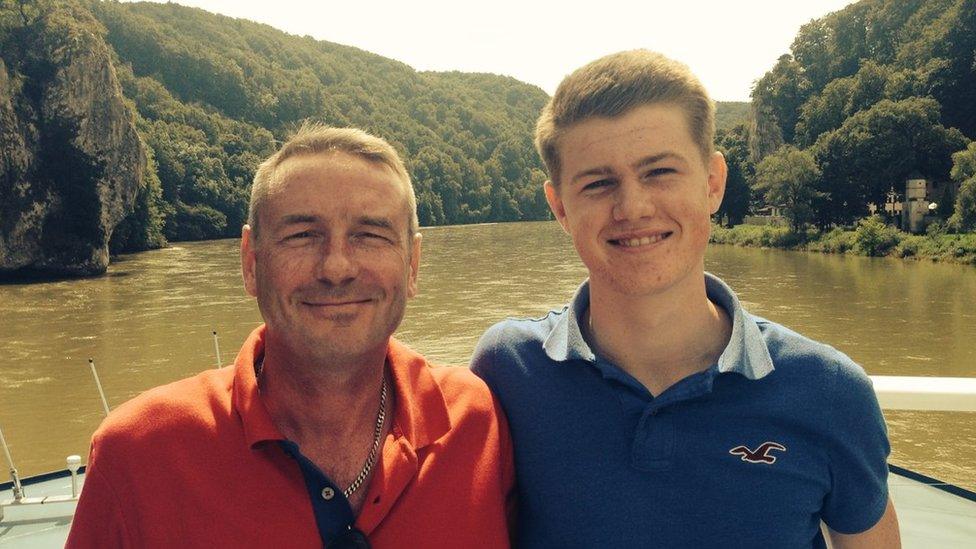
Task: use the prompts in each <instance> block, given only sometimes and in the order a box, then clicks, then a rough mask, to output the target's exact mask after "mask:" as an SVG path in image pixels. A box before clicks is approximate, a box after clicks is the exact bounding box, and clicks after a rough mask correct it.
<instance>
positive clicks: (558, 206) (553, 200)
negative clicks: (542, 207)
mask: <svg viewBox="0 0 976 549" xmlns="http://www.w3.org/2000/svg"><path fill="white" fill-rule="evenodd" d="M543 189H545V191H546V202H548V203H549V209H550V210H552V215H554V216H556V221H559V224H560V225H562V227H563V230H564V231H566V232H567V233H569V227H568V226H567V225H566V208H565V206H563V200H562V198H560V197H559V189H558V188H556V186H555V185H554V184H553V183H552V181H546V183H545V185H543Z"/></svg>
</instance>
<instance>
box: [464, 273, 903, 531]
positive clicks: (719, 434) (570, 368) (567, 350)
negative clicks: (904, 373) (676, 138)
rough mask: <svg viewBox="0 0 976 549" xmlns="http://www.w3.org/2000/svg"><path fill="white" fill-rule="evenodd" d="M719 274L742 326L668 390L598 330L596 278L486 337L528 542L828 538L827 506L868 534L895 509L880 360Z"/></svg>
mask: <svg viewBox="0 0 976 549" xmlns="http://www.w3.org/2000/svg"><path fill="white" fill-rule="evenodd" d="M705 276H706V287H707V292H708V298H709V299H710V300H711V301H712V302H713V303H715V304H717V305H719V306H721V307H722V308H724V309H725V310H726V312H728V314H729V316H730V318H731V319H732V336H731V339H730V341H729V344H728V346H727V347H726V348H725V350H724V351H723V353H722V355H721V356H720V357H719V360H718V362H717V363H716V364H713V365H712V366H711V367H710V368H708V369H707V370H705V371H702V372H699V373H696V374H693V375H690V376H688V377H686V378H684V379H682V380H681V381H679V382H677V383H675V384H674V385H672V386H671V387H669V388H668V389H667V390H665V391H664V392H662V393H661V394H660V395H658V396H657V397H654V396H652V395H651V394H650V392H648V390H647V389H646V388H645V387H644V386H643V385H642V384H641V383H640V382H638V381H637V380H636V379H634V378H633V377H632V376H630V375H629V374H628V373H627V372H625V371H624V370H622V369H621V368H619V367H617V366H616V365H614V364H612V363H610V362H608V361H607V360H605V359H604V358H602V357H600V356H598V355H596V354H595V353H594V352H593V350H592V349H591V348H590V346H589V345H588V344H587V343H586V341H585V340H584V338H583V335H582V332H581V331H580V322H579V319H580V318H582V317H583V314H584V312H585V311H586V308H587V307H588V306H589V287H588V284H587V283H584V284H583V285H582V286H581V287H580V289H579V290H578V291H577V293H576V295H575V296H574V297H573V300H572V302H570V304H569V305H568V306H567V307H566V308H564V309H563V310H562V311H553V312H550V313H549V314H548V315H546V316H545V317H543V318H540V319H536V320H506V321H503V322H501V323H499V324H496V325H495V326H493V327H491V328H490V329H489V330H488V331H487V332H486V333H485V334H484V336H482V338H481V341H480V342H479V343H478V346H477V348H476V349H475V353H474V356H473V358H472V369H473V370H474V372H475V373H476V374H478V375H479V376H481V377H482V378H484V379H485V381H486V382H487V383H488V385H489V386H490V387H491V389H492V390H493V391H494V392H495V394H496V395H498V397H499V399H500V400H501V403H502V406H503V408H504V409H505V412H506V414H507V415H508V420H509V426H510V429H511V433H512V439H513V443H514V446H515V465H516V475H517V479H518V494H519V516H518V522H517V524H518V528H519V531H518V535H517V538H516V539H517V542H518V543H517V545H518V546H520V547H760V546H763V547H824V546H825V543H824V539H823V536H822V534H821V531H820V521H821V520H823V521H824V522H826V523H827V525H828V526H830V527H831V528H832V529H834V530H836V531H838V532H842V533H856V532H862V531H864V530H867V529H868V528H870V527H871V526H873V525H874V524H875V523H877V521H878V520H879V519H880V518H881V516H882V515H883V513H884V510H885V507H886V505H887V500H888V492H887V472H888V469H887V465H886V459H887V456H888V452H889V446H888V439H887V433H886V428H885V423H884V418H883V417H882V415H881V410H880V408H879V406H878V402H877V399H876V397H875V395H874V392H873V390H872V388H871V382H870V379H869V378H868V377H867V375H866V374H865V373H864V370H863V369H862V368H861V367H860V366H858V365H857V364H855V363H854V362H853V361H851V360H850V359H849V358H848V357H847V356H845V355H844V354H842V353H840V352H839V351H837V350H836V349H834V348H832V347H829V346H827V345H823V344H821V343H817V342H815V341H812V340H810V339H807V338H805V337H803V336H801V335H799V334H797V333H795V332H793V331H791V330H789V329H787V328H784V327H783V326H780V325H778V324H776V323H773V322H770V321H768V320H764V319H762V318H759V317H756V316H753V315H750V314H749V313H747V312H746V311H745V310H744V309H743V308H742V307H741V305H740V304H739V301H738V299H737V298H736V296H735V294H734V293H733V292H732V290H731V289H730V288H729V287H728V286H726V285H725V284H724V283H723V282H722V281H721V280H719V279H718V278H716V277H714V276H712V275H709V274H706V275H705ZM648 337H653V334H648ZM760 544H762V545H760Z"/></svg>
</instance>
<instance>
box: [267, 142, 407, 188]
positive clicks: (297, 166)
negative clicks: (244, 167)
mask: <svg viewBox="0 0 976 549" xmlns="http://www.w3.org/2000/svg"><path fill="white" fill-rule="evenodd" d="M323 164H327V165H328V167H329V168H330V169H332V170H334V171H336V172H339V173H341V172H346V173H355V172H357V171H365V170H379V171H380V172H384V173H385V174H386V175H388V176H389V178H390V181H391V183H393V184H391V185H390V195H391V198H395V197H400V196H404V197H405V196H406V195H407V193H409V192H410V185H409V183H408V182H407V179H406V177H405V175H404V174H400V173H398V172H397V170H395V169H394V168H393V167H392V166H390V165H389V164H387V163H386V162H383V161H382V160H378V159H375V158H370V157H368V156H365V155H360V154H354V153H349V152H345V151H325V152H308V153H299V154H295V155H292V156H289V157H288V158H286V159H284V160H282V161H281V162H280V163H278V165H277V166H276V167H275V169H274V172H273V175H272V177H271V178H270V184H269V185H268V194H274V193H277V192H281V191H283V190H284V189H285V188H286V187H287V183H288V182H289V181H290V180H291V179H293V178H294V177H296V176H300V175H301V174H304V173H307V170H314V169H316V168H321V167H322V166H323ZM350 185H352V183H350ZM349 191H350V192H355V188H352V187H351V188H350V189H349Z"/></svg>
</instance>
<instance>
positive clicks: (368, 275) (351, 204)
mask: <svg viewBox="0 0 976 549" xmlns="http://www.w3.org/2000/svg"><path fill="white" fill-rule="evenodd" d="M277 178H278V182H277V183H276V185H275V187H274V190H273V192H272V194H271V195H270V196H269V197H268V199H267V200H266V201H265V203H264V204H263V205H262V208H261V210H260V212H259V216H260V217H259V223H260V226H261V233H260V237H258V238H257V239H256V240H255V239H254V236H253V234H251V233H250V232H249V231H248V230H245V234H244V242H243V243H242V264H243V270H244V280H245V286H246V287H247V290H248V292H249V293H250V294H251V295H254V296H256V297H257V299H258V306H259V307H260V309H261V314H262V316H263V317H264V320H265V322H266V323H267V325H268V336H269V338H274V339H275V340H276V341H280V342H283V343H284V344H285V347H287V352H289V353H292V354H295V355H297V356H302V357H304V358H305V359H317V360H326V361H329V360H331V361H334V360H337V359H339V360H344V359H345V360H348V359H352V360H355V359H356V358H358V357H364V356H370V355H372V356H375V355H377V354H380V353H385V350H386V346H387V341H388V339H389V337H390V335H391V334H392V333H393V332H394V330H396V328H397V326H398V325H399V324H400V321H401V319H402V318H403V312H404V308H405V306H406V300H407V299H408V298H410V297H413V296H414V295H415V294H416V291H417V284H416V283H417V267H418V264H419V258H420V237H419V235H410V234H409V229H408V224H409V219H408V217H407V215H406V213H405V212H406V211H407V207H406V202H407V194H406V193H407V191H406V188H405V185H404V184H403V182H402V181H401V180H400V179H399V178H398V177H397V175H396V174H395V173H394V172H393V170H391V169H390V168H388V167H387V166H385V165H384V164H381V163H376V162H370V161H367V160H365V159H363V158H360V157H358V156H354V155H350V154H346V153H342V152H330V153H326V154H308V155H301V156H297V157H292V158H289V159H287V160H285V161H284V162H282V163H281V165H280V166H279V167H278V172H277ZM408 235H409V236H408Z"/></svg>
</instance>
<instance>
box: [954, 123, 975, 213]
mask: <svg viewBox="0 0 976 549" xmlns="http://www.w3.org/2000/svg"><path fill="white" fill-rule="evenodd" d="M951 176H952V179H953V180H954V181H958V182H960V185H959V193H958V194H957V195H956V204H955V208H954V209H953V213H952V217H950V218H949V225H950V226H951V227H953V228H954V229H956V230H959V231H973V230H976V141H972V142H970V143H969V146H968V147H966V149H965V150H962V151H959V152H957V153H955V154H953V155H952V172H951Z"/></svg>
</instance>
